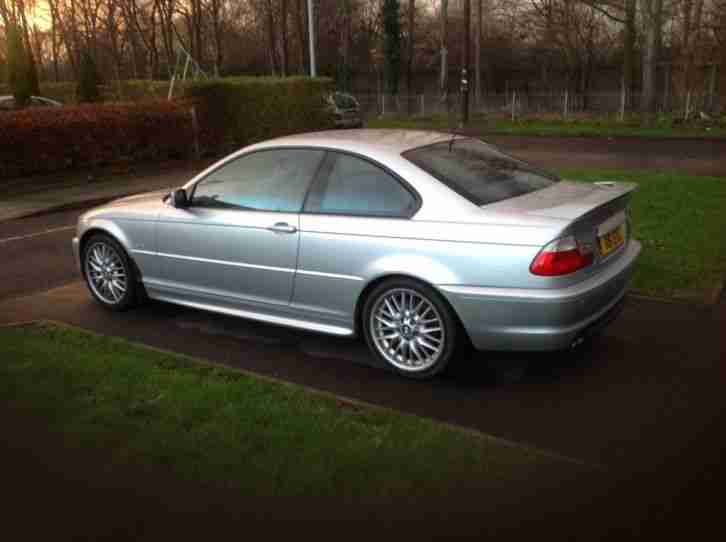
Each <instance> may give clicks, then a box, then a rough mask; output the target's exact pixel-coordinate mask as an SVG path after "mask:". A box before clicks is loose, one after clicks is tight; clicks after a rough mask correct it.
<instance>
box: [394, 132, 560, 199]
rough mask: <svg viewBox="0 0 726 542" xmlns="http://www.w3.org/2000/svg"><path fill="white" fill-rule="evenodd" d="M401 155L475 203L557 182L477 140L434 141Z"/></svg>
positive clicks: (520, 193) (529, 190)
mask: <svg viewBox="0 0 726 542" xmlns="http://www.w3.org/2000/svg"><path fill="white" fill-rule="evenodd" d="M403 156H404V157H405V158H406V159H407V160H409V161H411V162H413V163H414V164H416V165H417V166H418V167H420V168H421V169H423V170H424V171H426V172H427V173H429V174H430V175H433V176H434V177H436V178H437V179H438V180H439V181H441V182H442V183H444V184H445V185H447V186H448V187H449V188H451V189H452V190H454V191H455V192H457V193H459V194H460V195H462V196H464V197H465V198H467V199H468V200H469V201H471V202H472V203H474V204H475V205H486V204H488V203H494V202H496V201H501V200H505V199H509V198H513V197H516V196H521V195H523V194H529V193H530V192H534V191H535V190H541V189H542V188H547V187H548V186H551V185H553V184H554V183H556V182H557V181H559V179H558V177H557V176H556V175H554V174H552V173H547V172H545V171H542V170H540V169H537V168H535V167H534V166H531V165H529V164H527V163H526V162H522V161H521V160H517V159H516V158H512V157H511V156H508V155H506V154H504V153H503V152H501V151H498V150H497V149H495V148H494V147H492V146H490V145H487V144H486V143H483V142H481V141H479V140H477V139H454V140H452V141H445V142H442V143H435V144H433V145H427V146H425V147H418V148H416V149H413V150H410V151H407V152H405V153H403Z"/></svg>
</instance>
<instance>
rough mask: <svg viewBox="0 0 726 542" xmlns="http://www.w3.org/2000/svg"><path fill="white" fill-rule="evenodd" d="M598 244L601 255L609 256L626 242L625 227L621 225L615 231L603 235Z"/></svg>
mask: <svg viewBox="0 0 726 542" xmlns="http://www.w3.org/2000/svg"><path fill="white" fill-rule="evenodd" d="M598 242H599V243H600V254H602V255H603V256H607V255H608V254H610V253H611V252H612V251H613V250H615V249H616V248H618V247H619V246H620V245H622V244H623V243H624V242H625V225H624V224H620V225H619V226H618V227H617V228H615V229H614V230H610V231H609V232H607V233H606V234H605V235H601V236H600V237H598Z"/></svg>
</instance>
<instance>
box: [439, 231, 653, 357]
mask: <svg viewBox="0 0 726 542" xmlns="http://www.w3.org/2000/svg"><path fill="white" fill-rule="evenodd" d="M640 250H641V246H640V243H638V242H637V241H634V240H630V241H629V243H628V246H627V247H626V248H625V250H624V252H623V254H622V255H621V257H620V258H618V261H617V262H614V263H613V265H612V266H611V267H610V268H608V269H607V270H605V271H603V272H602V273H599V274H597V275H595V276H593V277H591V278H589V279H587V280H584V281H582V282H580V283H578V284H576V285H573V286H570V287H568V288H559V289H547V290H545V289H516V288H482V287H470V286H451V285H440V286H439V290H440V291H441V292H442V293H443V294H444V296H446V298H447V299H448V300H449V302H450V303H451V305H452V306H453V308H454V310H455V311H456V312H457V314H458V315H459V318H460V319H461V321H462V323H463V324H464V327H465V328H466V330H467V332H468V334H469V337H470V338H471V341H472V343H473V344H474V347H475V348H477V349H480V350H524V351H527V350H530V351H534V350H559V349H562V348H568V347H569V346H570V345H572V344H573V342H574V341H575V340H577V339H578V338H579V337H581V336H583V335H586V334H591V333H594V332H597V331H599V330H600V329H602V328H603V327H604V326H605V325H607V324H608V323H609V322H610V321H612V320H613V319H614V318H615V317H616V316H617V314H618V313H619V309H620V308H621V307H622V301H623V297H624V296H625V293H626V291H627V286H628V282H629V280H630V276H631V274H632V270H633V265H634V263H635V260H636V259H637V257H638V255H639V254H640Z"/></svg>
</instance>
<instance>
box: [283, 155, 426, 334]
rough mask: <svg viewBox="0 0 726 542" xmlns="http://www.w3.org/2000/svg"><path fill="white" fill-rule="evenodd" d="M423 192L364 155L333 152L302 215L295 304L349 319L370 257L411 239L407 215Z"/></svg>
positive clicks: (372, 257)
mask: <svg viewBox="0 0 726 542" xmlns="http://www.w3.org/2000/svg"><path fill="white" fill-rule="evenodd" d="M419 201H420V200H419V196H418V194H416V193H415V192H414V191H413V190H412V189H410V188H409V187H408V186H407V185H406V184H405V183H403V182H402V181H401V180H400V179H399V178H398V177H397V176H396V175H394V174H393V173H391V172H390V171H388V170H387V169H386V168H384V167H382V166H381V165H379V164H377V163H374V162H372V161H370V160H368V159H366V158H363V157H361V156H357V155H353V154H348V153H343V152H333V151H330V152H328V156H327V157H326V159H325V163H324V164H323V165H322V167H321V170H320V173H319V175H318V178H317V179H316V181H315V183H314V185H313V187H312V188H311V190H310V194H309V195H308V198H307V200H306V203H305V209H304V211H303V214H302V215H301V216H300V232H301V233H300V256H299V258H298V270H297V273H296V275H295V288H294V295H293V301H292V304H293V306H294V307H296V308H304V309H307V310H313V311H316V312H318V313H320V314H324V315H329V316H331V317H333V318H338V319H344V320H345V321H347V322H348V323H350V322H349V321H350V320H351V318H352V316H353V310H354V307H355V302H356V300H357V298H358V295H359V294H360V292H361V290H362V289H363V287H364V285H365V280H366V277H365V274H366V272H367V270H370V266H371V262H374V261H377V260H379V259H380V258H382V257H383V256H387V255H390V254H395V253H396V250H397V248H396V246H397V245H406V244H408V243H409V241H407V240H406V239H402V238H401V236H400V235H399V231H400V228H401V226H402V222H401V221H402V220H408V219H409V218H410V217H411V216H412V215H413V214H414V213H415V212H416V211H417V210H418V208H419Z"/></svg>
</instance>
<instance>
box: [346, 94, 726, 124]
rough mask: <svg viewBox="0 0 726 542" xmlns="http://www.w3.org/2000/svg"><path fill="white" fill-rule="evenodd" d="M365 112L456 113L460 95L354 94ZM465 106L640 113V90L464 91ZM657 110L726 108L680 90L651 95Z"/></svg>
mask: <svg viewBox="0 0 726 542" xmlns="http://www.w3.org/2000/svg"><path fill="white" fill-rule="evenodd" d="M356 98H357V99H358V101H359V102H360V105H361V110H362V113H363V115H364V116H365V117H368V118H371V117H376V116H387V115H396V116H427V115H440V114H456V113H458V111H459V110H460V107H461V102H460V100H461V96H460V95H459V94H449V95H448V96H446V97H445V98H442V97H441V96H439V95H434V94H415V95H413V94H410V95H406V94H399V95H390V94H362V95H361V94H359V95H356ZM469 101H470V107H471V109H470V111H471V113H473V114H477V113H486V114H495V115H497V116H506V117H511V118H512V119H516V118H519V117H531V116H538V115H557V116H560V117H562V118H568V117H571V116H577V115H597V116H614V117H619V118H621V119H622V118H624V117H625V116H626V115H628V114H630V113H638V112H640V103H641V94H640V93H632V94H630V95H625V94H624V93H622V92H591V93H587V94H582V93H572V92H569V91H563V92H518V91H512V92H507V93H500V94H484V95H482V96H480V97H479V98H477V97H476V96H474V95H473V94H472V95H470V100H469ZM656 107H657V110H658V112H659V113H666V114H671V115H673V116H675V117H680V118H684V119H694V118H710V117H714V116H718V115H720V114H722V113H724V112H726V111H724V109H725V108H726V98H725V97H722V96H719V95H718V94H709V93H695V92H693V93H691V92H689V93H686V94H678V95H675V94H660V95H658V96H657V98H656Z"/></svg>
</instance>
